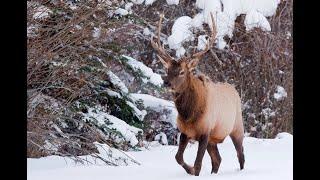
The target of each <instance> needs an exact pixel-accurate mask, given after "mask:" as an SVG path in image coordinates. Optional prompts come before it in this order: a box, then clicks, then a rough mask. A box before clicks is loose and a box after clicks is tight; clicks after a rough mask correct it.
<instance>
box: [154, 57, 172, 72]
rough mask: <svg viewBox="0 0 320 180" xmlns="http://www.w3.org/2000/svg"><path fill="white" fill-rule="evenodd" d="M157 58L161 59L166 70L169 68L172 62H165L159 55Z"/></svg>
mask: <svg viewBox="0 0 320 180" xmlns="http://www.w3.org/2000/svg"><path fill="white" fill-rule="evenodd" d="M157 57H158V58H159V60H160V61H161V63H162V65H163V66H164V67H165V68H167V69H168V68H169V66H170V64H171V62H170V61H165V60H164V59H162V57H160V56H159V55H157Z"/></svg>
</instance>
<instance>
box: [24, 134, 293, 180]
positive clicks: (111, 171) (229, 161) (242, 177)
mask: <svg viewBox="0 0 320 180" xmlns="http://www.w3.org/2000/svg"><path fill="white" fill-rule="evenodd" d="M292 146H293V137H292V135H290V134H287V133H281V134H279V135H278V137H277V138H275V139H256V138H251V137H246V138H245V141H244V151H245V157H246V162H245V169H244V170H243V171H239V164H238V160H237V157H236V151H235V149H234V147H233V144H232V142H231V139H230V138H227V139H226V140H225V142H224V143H223V144H221V145H218V148H219V150H220V154H221V157H222V162H221V166H220V169H219V172H218V174H210V171H211V163H210V158H209V155H208V154H207V152H206V154H205V157H204V160H203V164H202V170H201V172H200V177H195V176H190V175H188V174H186V172H185V171H184V170H183V169H182V167H180V166H179V165H178V164H177V163H176V161H175V158H174V156H175V153H176V152H177V146H157V147H152V148H151V149H150V150H143V151H140V152H129V153H128V154H130V155H131V156H133V157H134V158H135V159H136V160H137V161H139V162H140V163H141V164H142V165H140V166H139V165H129V166H118V167H111V166H98V165H78V166H75V165H74V164H72V163H69V164H66V163H65V160H64V159H63V158H58V157H54V158H53V157H47V158H40V159H30V158H29V159H28V171H27V172H28V176H27V177H28V180H43V179H46V180H51V179H52V180H56V179H59V180H69V179H70V180H71V179H77V180H91V179H95V180H100V179H101V180H105V179H119V180H127V179H130V180H143V179H154V180H158V179H159V180H162V179H169V180H178V179H181V180H182V179H183V180H186V179H196V178H197V179H201V180H202V179H203V180H212V179H215V180H223V179H226V180H256V179H259V180H270V179H272V180H289V179H293V175H292V174H293V167H292V166H293V157H292V155H293V148H292ZM196 150H197V144H192V145H191V144H189V146H188V147H187V149H186V152H185V160H186V162H188V163H189V164H191V162H192V163H193V162H194V159H195V156H196Z"/></svg>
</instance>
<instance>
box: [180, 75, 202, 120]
mask: <svg viewBox="0 0 320 180" xmlns="http://www.w3.org/2000/svg"><path fill="white" fill-rule="evenodd" d="M206 96H207V90H206V86H205V84H204V83H203V81H202V80H201V79H199V78H198V77H196V76H193V75H187V79H186V81H185V82H184V83H183V84H182V85H181V87H180V88H179V89H178V90H177V91H176V94H175V101H174V102H175V105H176V107H177V110H178V113H179V116H180V117H181V118H182V119H183V120H184V121H186V122H193V121H196V120H197V119H198V118H200V117H201V115H202V114H203V113H204V111H205V108H206Z"/></svg>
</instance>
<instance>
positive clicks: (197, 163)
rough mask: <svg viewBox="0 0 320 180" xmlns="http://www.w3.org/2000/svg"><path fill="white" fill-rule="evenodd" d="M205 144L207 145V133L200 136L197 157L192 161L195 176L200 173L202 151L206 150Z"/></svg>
mask: <svg viewBox="0 0 320 180" xmlns="http://www.w3.org/2000/svg"><path fill="white" fill-rule="evenodd" d="M207 146H208V135H202V136H200V138H199V146H198V153H197V158H196V160H195V162H194V175H196V176H199V174H200V170H201V166H202V159H203V156H204V153H205V152H206V149H207Z"/></svg>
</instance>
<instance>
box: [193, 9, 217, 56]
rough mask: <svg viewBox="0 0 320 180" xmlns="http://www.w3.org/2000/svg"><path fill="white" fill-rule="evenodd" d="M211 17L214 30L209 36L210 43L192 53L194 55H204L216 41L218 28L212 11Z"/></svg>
mask: <svg viewBox="0 0 320 180" xmlns="http://www.w3.org/2000/svg"><path fill="white" fill-rule="evenodd" d="M210 17H211V22H212V30H211V36H210V37H209V39H208V41H209V42H208V43H207V45H206V48H205V49H204V50H202V51H200V52H198V53H196V54H194V55H192V56H193V57H201V56H202V55H204V54H205V53H206V52H207V51H208V50H209V49H210V48H211V46H212V45H213V42H214V39H215V36H216V35H217V29H216V25H215V22H214V19H213V15H212V13H211V12H210Z"/></svg>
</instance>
